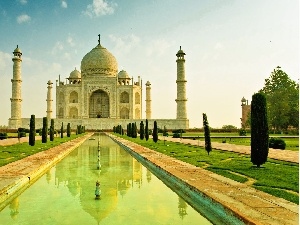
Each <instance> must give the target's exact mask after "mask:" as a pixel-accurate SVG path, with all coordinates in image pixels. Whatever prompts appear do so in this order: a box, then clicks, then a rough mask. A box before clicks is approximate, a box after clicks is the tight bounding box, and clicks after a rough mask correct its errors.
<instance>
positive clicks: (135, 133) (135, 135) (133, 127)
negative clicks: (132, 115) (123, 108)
mask: <svg viewBox="0 0 300 225" xmlns="http://www.w3.org/2000/svg"><path fill="white" fill-rule="evenodd" d="M131 128H132V132H131V134H132V137H133V138H137V127H136V123H135V122H134V123H132V124H131Z"/></svg>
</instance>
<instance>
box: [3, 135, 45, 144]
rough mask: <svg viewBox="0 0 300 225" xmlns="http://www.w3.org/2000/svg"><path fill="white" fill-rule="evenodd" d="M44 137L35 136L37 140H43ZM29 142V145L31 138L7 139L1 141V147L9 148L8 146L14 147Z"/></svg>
mask: <svg viewBox="0 0 300 225" xmlns="http://www.w3.org/2000/svg"><path fill="white" fill-rule="evenodd" d="M41 139H42V136H35V140H41ZM23 142H28V143H29V137H28V136H27V137H22V138H20V140H19V139H18V138H7V139H3V140H0V146H8V145H14V144H18V143H23Z"/></svg>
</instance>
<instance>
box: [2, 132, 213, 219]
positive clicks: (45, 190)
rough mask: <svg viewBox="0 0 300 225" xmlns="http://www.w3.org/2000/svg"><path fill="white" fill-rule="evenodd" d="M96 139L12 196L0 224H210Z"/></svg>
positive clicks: (124, 154)
mask: <svg viewBox="0 0 300 225" xmlns="http://www.w3.org/2000/svg"><path fill="white" fill-rule="evenodd" d="M94 137H96V138H95V140H86V141H85V142H84V143H83V144H82V145H81V146H80V147H78V148H77V149H75V150H74V151H73V152H71V153H70V154H69V155H68V156H67V157H66V158H64V159H63V160H62V161H60V162H59V163H58V164H56V165H55V166H54V167H52V168H51V169H50V170H49V171H47V172H46V173H45V174H44V175H43V176H42V177H41V178H40V179H38V180H37V181H36V182H35V183H34V184H33V185H31V186H30V187H29V188H28V189H26V190H25V191H24V192H23V193H22V194H21V195H19V196H16V197H15V198H14V199H13V200H12V201H11V202H10V203H9V204H8V205H7V206H6V207H5V208H4V209H3V210H2V211H1V212H0V224H122V225H124V224H172V225H174V224H204V225H205V224H211V222H210V221H209V220H207V219H206V218H205V217H204V216H202V215H201V214H200V213H198V212H197V211H196V210H195V209H194V208H193V207H191V206H190V205H189V204H187V203H186V202H185V201H184V200H183V199H182V198H181V197H180V196H178V195H177V194H176V193H175V192H173V191H172V190H171V189H170V188H168V187H167V186H166V185H165V184H164V183H163V182H162V181H161V180H159V179H158V178H157V177H156V176H154V175H153V174H152V173H151V172H150V170H148V169H147V168H146V167H144V166H143V165H142V164H141V163H139V162H138V161H137V160H136V159H135V158H133V157H132V156H131V155H130V154H129V153H128V152H126V151H125V150H124V149H122V148H121V147H120V146H119V145H118V144H116V143H115V142H114V141H113V140H111V139H110V138H109V137H107V136H105V135H101V136H99V137H98V136H94ZM98 140H99V143H100V157H99V158H100V163H98ZM99 164H100V166H101V168H100V169H98V168H99ZM96 181H99V182H100V190H101V197H100V199H99V200H95V188H96Z"/></svg>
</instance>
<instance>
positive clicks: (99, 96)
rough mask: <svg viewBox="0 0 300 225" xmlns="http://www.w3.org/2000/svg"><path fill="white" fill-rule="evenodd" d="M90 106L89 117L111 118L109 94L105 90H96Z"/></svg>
mask: <svg viewBox="0 0 300 225" xmlns="http://www.w3.org/2000/svg"><path fill="white" fill-rule="evenodd" d="M89 106H90V107H89V108H90V109H89V110H90V111H89V118H109V96H108V94H107V93H106V92H105V91H102V90H97V91H94V92H93V94H92V95H91V97H90V103H89Z"/></svg>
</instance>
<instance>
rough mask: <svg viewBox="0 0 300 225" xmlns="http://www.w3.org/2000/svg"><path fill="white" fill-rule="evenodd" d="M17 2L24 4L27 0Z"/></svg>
mask: <svg viewBox="0 0 300 225" xmlns="http://www.w3.org/2000/svg"><path fill="white" fill-rule="evenodd" d="M19 2H20V3H21V4H22V5H26V4H27V0H19Z"/></svg>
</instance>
